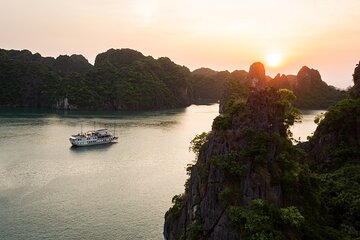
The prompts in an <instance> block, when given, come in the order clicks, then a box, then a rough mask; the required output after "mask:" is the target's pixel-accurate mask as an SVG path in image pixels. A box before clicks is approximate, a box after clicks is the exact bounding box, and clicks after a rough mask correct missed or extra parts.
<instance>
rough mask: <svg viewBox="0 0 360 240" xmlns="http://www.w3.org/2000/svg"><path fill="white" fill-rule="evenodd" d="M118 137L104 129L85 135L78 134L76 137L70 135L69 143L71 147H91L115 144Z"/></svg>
mask: <svg viewBox="0 0 360 240" xmlns="http://www.w3.org/2000/svg"><path fill="white" fill-rule="evenodd" d="M117 139H118V137H115V136H113V135H112V134H111V132H110V131H109V130H107V129H106V128H103V129H98V130H94V131H88V132H85V133H82V132H81V133H78V134H76V135H71V137H70V138H69V141H70V143H71V144H72V145H73V146H79V147H83V146H91V145H99V144H106V143H112V142H116V141H117Z"/></svg>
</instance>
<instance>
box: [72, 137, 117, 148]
mask: <svg viewBox="0 0 360 240" xmlns="http://www.w3.org/2000/svg"><path fill="white" fill-rule="evenodd" d="M117 139H118V137H111V138H107V139H92V140H91V141H86V140H85V141H75V139H72V138H70V139H69V141H70V143H71V145H73V146H75V147H87V146H94V145H102V144H109V143H115V142H117Z"/></svg>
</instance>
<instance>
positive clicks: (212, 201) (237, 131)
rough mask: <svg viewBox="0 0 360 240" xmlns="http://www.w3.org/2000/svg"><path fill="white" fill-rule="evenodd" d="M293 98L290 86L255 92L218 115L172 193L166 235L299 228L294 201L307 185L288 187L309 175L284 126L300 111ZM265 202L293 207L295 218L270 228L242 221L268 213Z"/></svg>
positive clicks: (281, 232) (282, 233)
mask: <svg viewBox="0 0 360 240" xmlns="http://www.w3.org/2000/svg"><path fill="white" fill-rule="evenodd" d="M291 97H292V95H291V94H290V93H289V92H288V91H280V92H276V91H274V90H259V91H255V92H253V93H252V94H251V95H250V96H249V98H248V99H247V101H246V102H238V103H236V104H234V105H232V106H229V107H228V109H226V111H225V113H224V115H222V116H219V117H217V118H216V119H215V120H214V123H213V130H212V132H211V133H210V134H209V135H208V136H207V138H206V140H205V144H204V145H203V146H202V147H201V148H200V152H199V157H198V161H197V163H196V164H195V165H194V166H192V167H191V172H190V176H191V177H190V179H189V182H188V186H187V188H186V190H185V193H184V194H182V195H179V196H175V197H174V199H173V202H174V207H173V208H171V209H170V210H169V211H168V212H167V213H166V216H165V219H166V220H165V226H164V236H165V238H166V239H243V238H244V239H245V238H246V237H248V236H250V235H253V234H255V235H256V234H257V236H258V237H259V238H252V239H260V238H261V237H269V236H272V235H274V236H275V235H276V236H278V237H283V238H289V239H297V237H299V236H300V235H301V234H300V233H299V232H298V230H297V227H296V225H297V221H298V223H299V224H301V223H300V222H301V221H302V220H301V219H302V218H303V217H302V215H301V213H300V212H299V210H298V209H297V208H296V207H295V206H293V205H294V204H296V201H295V200H294V197H293V196H295V195H296V194H302V193H303V191H304V189H303V188H302V187H298V188H297V189H291V186H293V185H296V184H298V181H302V180H304V179H305V178H306V177H305V176H302V174H303V173H302V171H303V169H302V168H301V167H299V165H298V164H299V162H300V161H301V159H302V157H303V155H302V154H303V153H302V152H301V151H300V150H299V149H297V148H295V147H294V146H292V144H291V141H290V140H289V139H288V138H287V128H288V126H289V125H290V124H292V123H293V121H294V120H295V118H296V111H294V109H292V108H291V105H290V104H289V102H288V101H289V99H290V98H291ZM285 166H286V167H285ZM295 166H296V167H295ZM294 174H299V175H301V176H300V177H299V175H298V177H297V178H296V177H294ZM310 198H311V197H309V199H310ZM267 208H269V209H273V210H272V211H274V212H276V213H274V214H275V215H277V217H279V218H282V217H281V216H282V215H281V213H282V212H287V211H292V212H293V213H294V216H293V217H294V218H292V219H291V220H290V221H288V222H287V221H283V220H279V222H278V223H274V222H271V221H272V220H267V223H266V224H270V226H271V227H272V228H273V229H271V228H268V227H265V228H263V227H262V226H252V227H254V228H253V229H247V230H246V229H244V228H243V227H244V226H245V225H246V224H248V225H249V224H250V225H251V224H252V223H250V221H252V220H251V219H250V218H251V215H252V214H258V213H257V211H258V210H259V211H260V212H261V213H259V214H263V215H264V217H265V218H267V217H268V216H267V214H269V212H267V210H266V209H267ZM247 211H249V212H247ZM247 214H249V215H247ZM266 216H267V217H266ZM283 217H284V216H283ZM264 224H265V222H264ZM276 224H278V226H275V225H276ZM268 226H269V225H268ZM264 239H267V238H264Z"/></svg>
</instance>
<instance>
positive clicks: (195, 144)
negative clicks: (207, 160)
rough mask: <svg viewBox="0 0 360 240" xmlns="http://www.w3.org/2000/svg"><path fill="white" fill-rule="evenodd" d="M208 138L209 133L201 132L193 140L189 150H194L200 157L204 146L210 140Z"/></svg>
mask: <svg viewBox="0 0 360 240" xmlns="http://www.w3.org/2000/svg"><path fill="white" fill-rule="evenodd" d="M208 139H209V133H206V132H203V133H201V134H198V135H196V136H195V137H194V139H193V140H191V142H190V147H189V151H193V152H194V153H195V154H196V156H197V157H198V156H199V153H200V151H201V149H202V147H203V146H204V144H205V143H206V142H207V141H208Z"/></svg>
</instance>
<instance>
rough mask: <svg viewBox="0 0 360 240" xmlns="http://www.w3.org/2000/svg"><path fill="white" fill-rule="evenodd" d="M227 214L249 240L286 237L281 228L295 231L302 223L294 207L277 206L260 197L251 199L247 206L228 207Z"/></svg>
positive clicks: (300, 216)
mask: <svg viewBox="0 0 360 240" xmlns="http://www.w3.org/2000/svg"><path fill="white" fill-rule="evenodd" d="M228 216H229V218H230V221H231V222H232V224H233V225H234V226H236V227H238V228H239V229H241V230H242V235H243V237H244V238H245V239H249V240H258V239H264V240H267V239H269V240H270V239H271V240H272V239H288V237H287V236H286V234H284V233H283V229H284V228H285V227H287V228H290V229H291V230H292V231H297V230H298V229H301V227H302V226H303V223H304V217H303V216H302V215H301V213H300V212H299V210H298V209H297V208H296V207H294V206H290V207H287V208H278V207H276V206H274V205H272V204H270V203H268V202H266V201H264V200H262V199H255V200H253V201H252V202H251V205H250V207H248V208H244V207H241V206H235V207H230V208H229V209H228Z"/></svg>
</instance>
